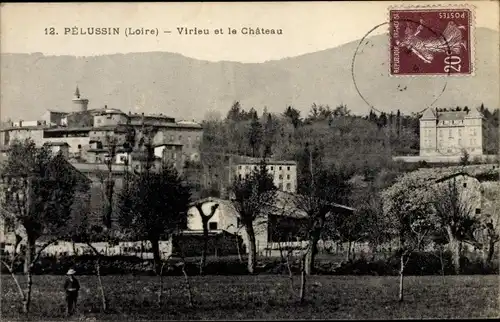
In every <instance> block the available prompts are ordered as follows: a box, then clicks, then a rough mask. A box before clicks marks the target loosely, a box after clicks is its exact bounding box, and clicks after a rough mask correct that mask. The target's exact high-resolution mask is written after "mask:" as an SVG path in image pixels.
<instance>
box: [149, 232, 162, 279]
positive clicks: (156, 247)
mask: <svg viewBox="0 0 500 322" xmlns="http://www.w3.org/2000/svg"><path fill="white" fill-rule="evenodd" d="M149 241H150V242H151V250H152V251H153V260H154V263H155V272H156V274H160V270H161V256H160V243H159V241H158V239H150V240H149Z"/></svg>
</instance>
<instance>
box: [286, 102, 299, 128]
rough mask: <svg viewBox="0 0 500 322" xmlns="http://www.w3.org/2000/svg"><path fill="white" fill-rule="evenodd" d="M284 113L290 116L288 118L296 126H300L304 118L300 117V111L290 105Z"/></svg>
mask: <svg viewBox="0 0 500 322" xmlns="http://www.w3.org/2000/svg"><path fill="white" fill-rule="evenodd" d="M283 115H284V116H285V117H286V118H288V120H289V121H290V122H291V123H292V124H293V127H294V128H297V127H299V125H300V124H301V122H302V120H301V118H300V111H299V110H297V109H295V108H293V107H291V106H288V107H287V108H286V110H285V113H283Z"/></svg>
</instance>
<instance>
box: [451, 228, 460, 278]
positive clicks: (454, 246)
mask: <svg viewBox="0 0 500 322" xmlns="http://www.w3.org/2000/svg"><path fill="white" fill-rule="evenodd" d="M448 237H449V241H450V248H451V254H452V261H453V268H454V271H455V274H457V275H459V274H460V241H458V240H457V239H456V238H455V236H453V235H452V234H451V233H449V234H448Z"/></svg>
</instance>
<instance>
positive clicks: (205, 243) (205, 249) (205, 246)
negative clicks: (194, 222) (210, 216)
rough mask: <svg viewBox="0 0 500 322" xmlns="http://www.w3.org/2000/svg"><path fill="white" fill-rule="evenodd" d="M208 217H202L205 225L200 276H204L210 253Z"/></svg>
mask: <svg viewBox="0 0 500 322" xmlns="http://www.w3.org/2000/svg"><path fill="white" fill-rule="evenodd" d="M205 218H206V217H204V216H202V224H203V249H202V250H201V261H200V275H203V273H204V270H205V265H206V262H207V252H208V220H206V219H205Z"/></svg>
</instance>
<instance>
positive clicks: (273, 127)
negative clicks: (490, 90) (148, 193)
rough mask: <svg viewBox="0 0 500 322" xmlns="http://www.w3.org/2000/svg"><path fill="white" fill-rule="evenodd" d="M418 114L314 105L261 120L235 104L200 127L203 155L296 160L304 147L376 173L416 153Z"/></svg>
mask: <svg viewBox="0 0 500 322" xmlns="http://www.w3.org/2000/svg"><path fill="white" fill-rule="evenodd" d="M480 111H481V113H482V114H483V115H484V117H485V119H484V121H483V127H484V129H483V136H484V140H483V142H484V147H485V149H484V150H485V151H484V152H485V153H486V154H496V153H497V152H498V109H496V110H494V111H490V110H489V109H488V108H487V107H485V106H484V105H481V107H480ZM419 118H420V115H418V114H414V113H413V114H411V115H403V114H402V113H401V112H400V111H399V110H397V111H396V112H391V113H384V112H381V113H378V112H375V111H373V110H371V111H370V113H369V114H368V115H365V116H357V115H353V114H351V112H350V110H349V109H348V108H347V106H345V105H339V106H337V107H336V108H333V109H332V108H330V107H329V106H328V105H316V104H313V105H312V106H311V109H310V111H309V114H308V115H306V116H302V115H301V112H300V111H299V110H297V109H296V108H294V107H291V106H289V107H287V108H286V109H285V110H284V111H283V112H282V113H278V114H277V113H269V112H268V111H267V110H266V109H264V111H263V113H262V114H261V115H259V114H258V113H257V111H256V110H255V109H254V108H251V109H250V110H248V111H247V110H245V109H244V107H242V106H241V105H240V103H239V102H235V103H234V104H233V105H232V106H231V108H230V109H229V111H228V113H227V115H226V117H225V118H224V119H222V120H216V119H212V120H206V121H205V122H204V129H205V133H204V141H203V145H202V152H203V153H204V154H205V156H207V157H208V158H209V159H210V154H213V153H214V152H218V153H227V154H238V155H247V156H252V157H262V156H267V157H272V158H276V159H291V160H298V159H299V156H300V154H301V151H303V149H304V146H305V144H306V143H311V144H314V145H315V146H316V147H317V148H318V149H319V150H321V152H322V155H323V157H324V160H325V162H327V163H339V162H340V163H344V164H346V165H348V166H349V167H351V168H352V169H353V170H354V171H355V172H359V173H362V172H363V171H364V170H365V169H366V168H369V169H374V170H379V169H381V168H384V167H387V166H390V165H391V164H392V156H394V155H417V154H418V152H419V135H420V131H419Z"/></svg>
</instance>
